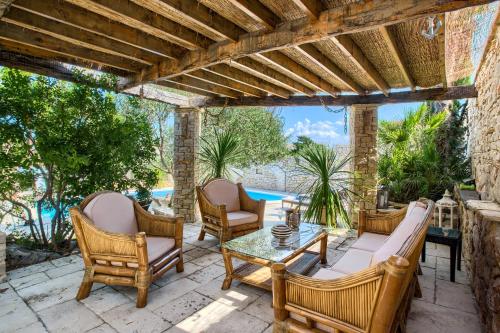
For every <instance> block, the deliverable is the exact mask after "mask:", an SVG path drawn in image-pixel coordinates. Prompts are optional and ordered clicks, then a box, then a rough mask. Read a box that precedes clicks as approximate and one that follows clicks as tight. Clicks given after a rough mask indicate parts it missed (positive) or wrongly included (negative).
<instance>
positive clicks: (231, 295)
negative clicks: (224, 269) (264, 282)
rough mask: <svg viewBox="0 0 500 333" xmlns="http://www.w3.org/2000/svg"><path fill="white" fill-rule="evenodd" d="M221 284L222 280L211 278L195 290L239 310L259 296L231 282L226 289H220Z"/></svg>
mask: <svg viewBox="0 0 500 333" xmlns="http://www.w3.org/2000/svg"><path fill="white" fill-rule="evenodd" d="M221 286H222V281H220V280H212V281H210V282H209V283H207V284H204V285H203V286H201V287H199V288H198V289H196V291H197V292H199V293H200V294H202V295H205V296H207V297H210V298H211V299H213V300H214V301H218V302H221V303H224V304H226V305H229V306H232V307H236V308H238V309H240V310H242V309H244V308H246V307H247V306H248V305H249V304H250V303H252V302H253V301H255V300H256V299H257V297H259V296H258V295H257V294H255V293H254V292H253V290H252V289H244V288H241V287H239V286H235V285H234V284H233V285H232V286H231V288H229V289H228V290H222V289H221Z"/></svg>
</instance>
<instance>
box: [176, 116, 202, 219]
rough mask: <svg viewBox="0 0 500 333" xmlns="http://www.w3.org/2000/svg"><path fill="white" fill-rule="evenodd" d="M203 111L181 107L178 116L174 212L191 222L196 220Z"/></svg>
mask: <svg viewBox="0 0 500 333" xmlns="http://www.w3.org/2000/svg"><path fill="white" fill-rule="evenodd" d="M200 113H201V109H199V108H177V109H176V110H175V118H174V211H175V214H179V215H181V216H184V218H185V221H186V222H187V223H192V222H195V220H196V214H195V211H196V200H195V186H196V185H197V181H198V156H197V155H198V148H199V138H200Z"/></svg>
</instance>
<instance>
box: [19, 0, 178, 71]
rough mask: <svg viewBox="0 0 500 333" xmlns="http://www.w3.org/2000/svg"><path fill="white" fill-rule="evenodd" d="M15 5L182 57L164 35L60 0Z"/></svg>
mask: <svg viewBox="0 0 500 333" xmlns="http://www.w3.org/2000/svg"><path fill="white" fill-rule="evenodd" d="M12 7H13V8H20V9H23V10H25V11H29V12H31V13H33V14H37V15H41V16H44V17H46V18H48V19H51V20H54V21H58V22H61V23H65V24H68V25H71V26H74V27H76V28H78V29H82V30H83V31H89V32H92V33H95V34H98V35H101V36H103V37H106V38H110V39H113V40H116V41H120V42H123V43H126V44H128V45H131V46H134V47H138V48H140V49H142V50H145V51H148V52H150V53H153V54H156V55H159V56H163V57H168V58H175V59H178V58H179V57H180V55H181V51H182V50H181V49H180V48H179V47H172V44H170V43H168V42H167V41H165V40H163V39H161V38H158V37H154V36H151V35H149V34H147V33H145V32H142V31H140V30H137V29H134V28H131V27H129V26H128V25H124V24H122V23H118V22H115V21H111V20H109V19H107V18H106V17H104V16H101V15H98V14H95V13H93V12H89V11H87V10H85V9H82V8H80V7H78V6H74V5H71V4H69V3H61V1H59V0H43V1H39V0H16V2H15V3H13V4H12ZM167 61H168V60H167Z"/></svg>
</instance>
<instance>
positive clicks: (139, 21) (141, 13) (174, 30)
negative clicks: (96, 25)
mask: <svg viewBox="0 0 500 333" xmlns="http://www.w3.org/2000/svg"><path fill="white" fill-rule="evenodd" d="M65 1H67V2H70V3H72V4H74V5H77V6H80V7H82V8H85V9H87V10H90V11H93V12H94V13H97V14H99V15H104V16H106V17H108V18H109V19H111V20H114V21H117V22H121V23H124V24H127V25H129V26H131V27H133V28H136V29H139V30H142V31H144V32H147V33H149V34H151V35H153V36H156V37H159V38H162V39H165V40H167V41H169V42H172V43H175V44H177V45H180V46H182V47H184V48H187V49H189V50H196V49H200V48H206V47H208V45H209V44H210V43H211V41H210V40H209V39H207V38H204V37H203V36H200V35H199V34H197V33H196V32H195V31H192V30H190V29H187V28H186V27H184V26H182V25H180V24H178V23H177V22H174V21H172V20H169V19H167V18H166V17H164V16H161V15H158V14H156V13H154V12H152V11H150V10H148V9H146V8H144V7H141V6H138V5H136V4H134V3H132V2H130V1H128V0H65Z"/></svg>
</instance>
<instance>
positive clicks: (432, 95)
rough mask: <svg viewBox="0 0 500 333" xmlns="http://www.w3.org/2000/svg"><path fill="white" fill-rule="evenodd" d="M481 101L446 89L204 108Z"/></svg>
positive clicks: (462, 90) (469, 91) (469, 90)
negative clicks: (456, 100) (463, 99)
mask: <svg viewBox="0 0 500 333" xmlns="http://www.w3.org/2000/svg"><path fill="white" fill-rule="evenodd" d="M475 97H477V90H476V88H475V87H474V86H459V87H449V88H448V89H443V88H432V89H425V90H416V91H414V92H413V91H405V92H396V93H390V94H389V96H385V95H384V94H374V95H363V96H360V95H343V96H339V97H332V96H314V97H307V96H292V97H290V98H288V99H283V98H278V97H274V96H268V97H266V98H254V97H243V98H240V99H235V100H227V99H225V98H214V99H211V100H207V101H205V104H204V106H207V107H221V106H269V107H272V106H322V105H353V104H392V103H408V102H419V101H427V100H453V99H462V98H475Z"/></svg>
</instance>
